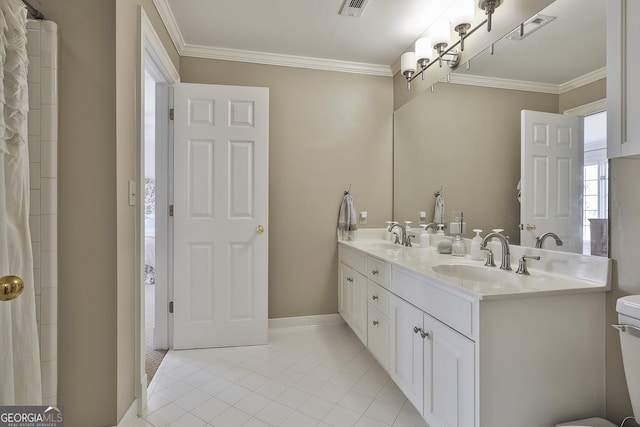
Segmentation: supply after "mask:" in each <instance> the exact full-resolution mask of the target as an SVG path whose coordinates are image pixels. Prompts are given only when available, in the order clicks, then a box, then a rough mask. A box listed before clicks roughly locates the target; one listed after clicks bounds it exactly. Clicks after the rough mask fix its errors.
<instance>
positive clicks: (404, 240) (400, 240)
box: [387, 222, 415, 246]
mask: <svg viewBox="0 0 640 427" xmlns="http://www.w3.org/2000/svg"><path fill="white" fill-rule="evenodd" d="M396 227H398V228H399V229H400V231H401V233H400V234H401V235H402V237H400V236H398V233H395V235H396V240H395V242H394V243H396V244H399V245H403V246H410V245H411V244H409V245H407V228H406V227H405V226H404V225H403V224H400V223H399V222H395V223H393V224H391V225H390V226H389V228H388V229H387V231H388V232H390V233H391V232H393V229H394V228H396ZM414 237H415V236H414Z"/></svg>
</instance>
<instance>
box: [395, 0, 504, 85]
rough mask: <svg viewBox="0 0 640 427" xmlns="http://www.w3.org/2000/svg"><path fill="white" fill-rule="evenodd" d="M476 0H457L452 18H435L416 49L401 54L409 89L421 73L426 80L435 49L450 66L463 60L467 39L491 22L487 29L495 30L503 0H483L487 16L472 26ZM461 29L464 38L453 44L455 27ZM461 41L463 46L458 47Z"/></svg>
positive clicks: (439, 57) (481, 2)
mask: <svg viewBox="0 0 640 427" xmlns="http://www.w3.org/2000/svg"><path fill="white" fill-rule="evenodd" d="M474 1H475V0H456V2H455V4H454V7H452V8H451V9H450V10H449V11H448V13H447V14H448V16H450V17H451V19H448V18H445V19H440V20H439V21H436V22H434V23H433V24H432V25H431V27H430V28H429V31H428V36H427V37H422V38H420V39H418V40H416V43H415V52H405V53H403V54H402V56H401V57H400V71H401V73H402V75H403V76H404V77H405V78H406V79H407V89H408V90H411V81H412V80H413V79H415V78H416V77H417V76H418V74H420V75H421V76H422V79H423V80H424V73H425V71H426V70H427V68H429V67H430V66H432V65H433V64H434V63H435V61H432V54H433V53H432V50H431V49H433V50H435V51H436V52H437V54H438V64H440V67H442V62H446V63H447V65H448V66H449V67H450V68H455V67H457V66H458V64H460V59H461V56H462V51H463V50H464V40H465V39H466V38H467V37H469V36H470V35H471V34H473V33H474V32H475V31H476V30H477V29H478V28H480V27H482V26H483V25H484V24H485V22H486V23H487V31H491V16H492V15H493V13H494V12H495V9H496V8H497V7H499V6H500V5H501V4H502V2H503V0H479V3H478V7H479V8H480V9H482V10H484V11H485V13H486V15H487V19H485V20H484V21H482V22H481V23H479V24H478V25H476V26H475V27H473V28H471V25H472V22H473V20H474V17H475V8H474ZM452 29H453V31H455V32H456V33H458V36H459V37H460V40H458V41H457V42H456V43H454V44H453V45H451V30H452ZM458 45H460V50H459V51H458V49H457V47H458Z"/></svg>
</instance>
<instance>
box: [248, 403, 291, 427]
mask: <svg viewBox="0 0 640 427" xmlns="http://www.w3.org/2000/svg"><path fill="white" fill-rule="evenodd" d="M292 413H293V409H291V408H288V407H287V406H284V405H283V404H282V403H278V402H271V403H270V404H269V405H267V406H266V407H265V408H264V409H263V410H262V411H260V412H258V413H257V414H256V418H257V419H259V420H262V421H264V422H265V423H267V424H270V425H272V426H279V425H280V424H282V423H283V422H284V420H286V419H287V418H289V416H290V415H291V414H292Z"/></svg>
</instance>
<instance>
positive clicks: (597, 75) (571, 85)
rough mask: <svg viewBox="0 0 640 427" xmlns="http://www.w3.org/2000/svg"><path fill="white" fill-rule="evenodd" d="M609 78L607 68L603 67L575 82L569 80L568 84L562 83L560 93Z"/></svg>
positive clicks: (578, 78) (574, 80) (576, 79)
mask: <svg viewBox="0 0 640 427" xmlns="http://www.w3.org/2000/svg"><path fill="white" fill-rule="evenodd" d="M606 77H607V67H602V68H600V69H599V70H595V71H592V72H590V73H587V74H585V75H584V76H580V77H577V78H575V79H573V80H569V81H568V82H566V83H562V84H561V85H559V86H558V89H559V93H561V94H562V93H566V92H569V91H571V90H574V89H577V88H579V87H582V86H585V85H588V84H589V83H593V82H597V81H598V80H601V79H604V78H606Z"/></svg>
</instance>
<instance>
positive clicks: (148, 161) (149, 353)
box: [143, 63, 168, 386]
mask: <svg viewBox="0 0 640 427" xmlns="http://www.w3.org/2000/svg"><path fill="white" fill-rule="evenodd" d="M152 72H153V71H152V68H151V67H148V66H146V63H145V72H144V162H143V164H144V206H143V211H144V246H143V248H144V301H145V305H144V324H145V328H144V333H145V337H144V342H145V373H146V375H147V386H148V385H149V383H151V380H152V379H153V376H154V375H155V373H156V371H157V370H158V368H159V367H160V363H161V362H162V359H163V358H164V356H165V355H166V354H167V350H168V348H164V347H167V346H163V345H162V343H161V341H162V340H161V339H159V338H158V337H157V336H156V317H157V316H156V293H158V295H161V294H162V290H160V291H159V292H156V289H158V288H163V289H165V288H166V285H167V283H166V280H165V279H166V278H165V277H163V275H162V273H161V274H160V275H159V276H158V274H156V270H157V269H158V264H157V262H156V259H157V257H156V252H157V247H156V235H158V237H160V239H159V240H162V233H166V230H162V229H156V211H157V209H158V207H157V206H156V192H157V185H156V181H157V173H156V151H157V150H158V149H159V148H160V147H162V146H163V144H161V143H158V142H159V138H158V139H157V138H156V115H157V114H158V112H159V111H158V110H159V108H157V105H156V91H157V89H158V85H159V82H158V81H156V79H155V78H154V77H153V75H152ZM160 172H161V171H160ZM160 190H161V191H163V188H162V186H160ZM160 199H162V197H160ZM160 309H161V306H159V307H158V310H160ZM158 314H159V312H158ZM162 326H163V325H162V324H158V334H157V335H162V332H161V331H160V329H161V328H162Z"/></svg>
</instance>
